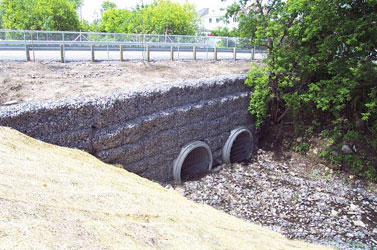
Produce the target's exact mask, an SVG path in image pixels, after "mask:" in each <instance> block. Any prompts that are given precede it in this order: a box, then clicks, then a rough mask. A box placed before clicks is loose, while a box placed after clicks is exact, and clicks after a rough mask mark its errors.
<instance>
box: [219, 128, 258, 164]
mask: <svg viewBox="0 0 377 250" xmlns="http://www.w3.org/2000/svg"><path fill="white" fill-rule="evenodd" d="M245 132H246V133H248V134H249V136H250V138H251V143H252V140H253V134H252V133H251V131H250V130H249V129H248V128H246V127H238V128H235V129H233V130H232V131H231V132H230V135H229V137H228V139H227V141H226V142H225V144H224V146H223V149H222V158H223V163H231V162H230V153H231V151H232V146H233V143H234V141H235V140H236V139H237V137H238V136H239V135H240V134H242V133H245ZM251 155H252V150H250V153H249V155H248V156H247V158H246V159H250V157H251Z"/></svg>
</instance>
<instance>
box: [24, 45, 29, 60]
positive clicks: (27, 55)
mask: <svg viewBox="0 0 377 250" xmlns="http://www.w3.org/2000/svg"><path fill="white" fill-rule="evenodd" d="M25 54H26V61H27V62H30V50H29V45H25Z"/></svg>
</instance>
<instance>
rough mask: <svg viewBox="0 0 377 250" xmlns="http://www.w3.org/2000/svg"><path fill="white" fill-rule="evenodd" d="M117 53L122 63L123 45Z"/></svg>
mask: <svg viewBox="0 0 377 250" xmlns="http://www.w3.org/2000/svg"><path fill="white" fill-rule="evenodd" d="M119 51H120V61H121V62H123V45H120V46H119Z"/></svg>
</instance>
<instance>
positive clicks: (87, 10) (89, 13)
mask: <svg viewBox="0 0 377 250" xmlns="http://www.w3.org/2000/svg"><path fill="white" fill-rule="evenodd" d="M103 1H104V0H83V6H82V9H81V11H82V12H81V13H82V18H83V19H85V20H88V21H90V22H91V21H93V20H94V19H95V18H96V13H97V15H98V17H99V15H100V8H101V4H102V2H103ZM110 1H111V2H113V3H115V4H116V5H117V7H118V8H121V9H123V8H127V9H130V8H133V7H135V6H136V4H137V3H139V4H141V3H142V2H144V4H148V3H151V2H152V0H110ZM174 2H179V3H181V4H183V3H185V2H188V3H191V4H194V5H195V7H196V10H200V9H202V8H206V7H209V6H213V5H214V4H215V5H216V2H218V0H174Z"/></svg>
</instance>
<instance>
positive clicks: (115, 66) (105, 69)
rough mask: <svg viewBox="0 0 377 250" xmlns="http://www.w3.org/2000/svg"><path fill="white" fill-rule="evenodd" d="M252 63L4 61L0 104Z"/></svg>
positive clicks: (142, 84) (238, 69) (233, 69)
mask: <svg viewBox="0 0 377 250" xmlns="http://www.w3.org/2000/svg"><path fill="white" fill-rule="evenodd" d="M249 69H250V62H249V61H218V62H214V61H196V62H195V61H174V62H171V61H160V62H152V63H143V62H137V61H130V62H124V63H120V62H98V63H89V62H71V63H67V64H62V63H59V62H35V63H33V62H2V63H1V64H0V86H1V88H0V105H2V104H14V103H19V102H24V101H31V100H44V99H56V98H65V97H78V96H94V95H105V94H109V93H112V92H114V91H115V90H124V91H127V90H135V89H136V90H142V89H143V88H147V87H149V86H152V85H156V84H157V85H158V84H163V83H164V82H172V81H180V80H188V79H199V78H208V77H214V76H219V75H229V74H238V73H246V72H247V71H248V70H249Z"/></svg>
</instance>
